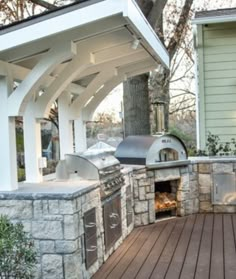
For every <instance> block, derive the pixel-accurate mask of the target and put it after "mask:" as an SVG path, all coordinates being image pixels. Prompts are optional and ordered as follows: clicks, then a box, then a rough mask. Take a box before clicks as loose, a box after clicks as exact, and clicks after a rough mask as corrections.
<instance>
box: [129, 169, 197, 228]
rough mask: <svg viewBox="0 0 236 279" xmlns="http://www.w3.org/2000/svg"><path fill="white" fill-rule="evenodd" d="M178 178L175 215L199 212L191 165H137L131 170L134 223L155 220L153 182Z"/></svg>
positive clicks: (139, 223) (145, 222)
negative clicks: (155, 166) (168, 166)
mask: <svg viewBox="0 0 236 279" xmlns="http://www.w3.org/2000/svg"><path fill="white" fill-rule="evenodd" d="M175 180H178V183H177V184H178V187H177V192H176V196H177V215H178V216H186V215H189V214H193V213H197V212H199V193H198V184H197V175H196V173H195V172H194V168H193V166H192V165H190V166H184V167H173V168H165V169H154V170H148V169H146V168H145V167H139V168H137V169H135V170H134V171H133V183H134V213H135V225H136V226H140V225H147V224H150V223H153V222H155V182H161V181H175Z"/></svg>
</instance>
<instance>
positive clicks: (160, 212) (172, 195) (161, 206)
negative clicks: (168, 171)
mask: <svg viewBox="0 0 236 279" xmlns="http://www.w3.org/2000/svg"><path fill="white" fill-rule="evenodd" d="M178 184H179V180H169V181H161V182H155V213H156V219H159V218H162V217H167V216H176V209H177V188H178Z"/></svg>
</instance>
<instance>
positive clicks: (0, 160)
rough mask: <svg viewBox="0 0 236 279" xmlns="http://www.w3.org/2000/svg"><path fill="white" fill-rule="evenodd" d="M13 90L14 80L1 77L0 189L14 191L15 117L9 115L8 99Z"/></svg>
mask: <svg viewBox="0 0 236 279" xmlns="http://www.w3.org/2000/svg"><path fill="white" fill-rule="evenodd" d="M10 92H12V81H11V80H9V79H8V78H7V77H2V76H1V77H0V97H1V102H0V119H1V136H0V148H1V156H0V191H13V190H16V189H17V188H18V182H17V160H16V133H15V118H14V117H8V111H7V109H8V105H7V99H8V96H9V94H10Z"/></svg>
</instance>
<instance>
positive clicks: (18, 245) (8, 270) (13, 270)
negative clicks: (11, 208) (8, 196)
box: [0, 216, 36, 279]
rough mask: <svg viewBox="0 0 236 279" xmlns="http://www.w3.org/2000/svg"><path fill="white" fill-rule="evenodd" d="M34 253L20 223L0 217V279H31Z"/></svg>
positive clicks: (34, 261) (31, 243)
mask: <svg viewBox="0 0 236 279" xmlns="http://www.w3.org/2000/svg"><path fill="white" fill-rule="evenodd" d="M35 264H36V252H35V250H34V246H33V242H32V241H31V240H30V239H29V238H28V237H27V233H26V232H24V230H23V225H22V224H21V223H18V224H12V223H11V222H10V221H9V220H8V218H7V217H5V216H0V278H1V279H11V278H14V279H23V278H24V279H29V278H33V271H34V267H35Z"/></svg>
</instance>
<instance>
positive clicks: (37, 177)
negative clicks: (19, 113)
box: [23, 102, 43, 183]
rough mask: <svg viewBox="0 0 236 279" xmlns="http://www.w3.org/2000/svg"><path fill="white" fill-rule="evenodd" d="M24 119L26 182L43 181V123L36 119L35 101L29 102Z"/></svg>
mask: <svg viewBox="0 0 236 279" xmlns="http://www.w3.org/2000/svg"><path fill="white" fill-rule="evenodd" d="M23 120H24V150H25V172H26V182H31V183H38V182H42V180H43V174H42V169H39V158H41V157H42V143H41V125H40V121H39V120H37V119H35V116H34V105H33V103H30V102H29V104H28V106H27V109H26V111H25V114H24V118H23Z"/></svg>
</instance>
